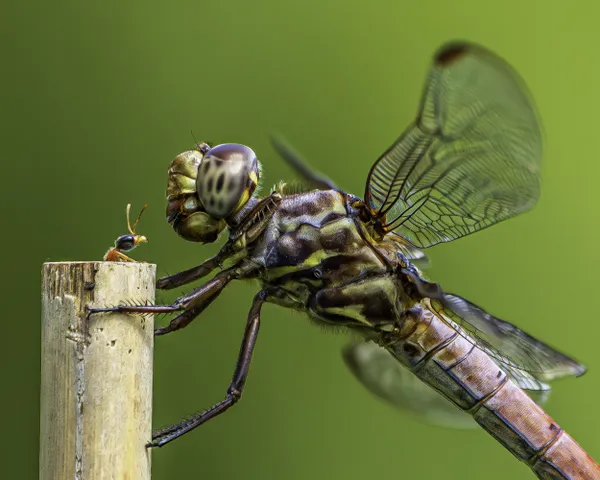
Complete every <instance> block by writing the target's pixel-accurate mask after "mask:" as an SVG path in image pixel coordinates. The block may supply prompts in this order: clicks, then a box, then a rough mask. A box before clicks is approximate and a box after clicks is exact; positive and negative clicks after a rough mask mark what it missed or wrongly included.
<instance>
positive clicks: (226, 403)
mask: <svg viewBox="0 0 600 480" xmlns="http://www.w3.org/2000/svg"><path fill="white" fill-rule="evenodd" d="M266 299H267V291H266V290H262V291H261V292H259V293H258V294H257V295H256V296H255V297H254V301H253V302H252V307H251V308H250V312H249V314H248V321H247V322H246V330H245V332H244V338H243V340H242V345H241V347H240V352H239V355H238V359H237V363H236V365H235V371H234V373H233V379H232V380H231V383H230V384H229V388H228V389H227V394H226V395H225V398H224V399H223V400H221V401H220V402H219V403H217V404H215V405H213V406H212V407H211V408H209V409H208V410H206V411H204V412H202V413H197V414H196V415H194V416H192V417H190V418H189V419H187V420H184V421H183V422H180V423H177V424H175V425H173V426H171V427H167V428H164V429H162V430H159V431H157V432H154V434H153V435H152V441H151V442H150V443H148V444H147V445H146V446H147V447H162V446H163V445H166V444H167V443H169V442H171V441H173V440H175V439H176V438H179V437H181V436H182V435H184V434H186V433H187V432H189V431H191V430H193V429H194V428H196V427H198V426H200V425H202V424H203V423H204V422H206V421H208V420H210V419H211V418H214V417H216V416H217V415H220V414H221V413H223V412H224V411H226V410H227V409H229V408H230V407H231V406H232V405H234V404H235V403H236V402H237V401H238V400H239V399H240V398H241V396H242V392H243V391H244V385H245V384H246V378H247V376H248V370H249V369H250V362H251V361H252V352H253V351H254V346H255V345H256V339H257V338H258V330H259V327H260V310H261V307H262V305H263V303H264V302H265V300H266Z"/></svg>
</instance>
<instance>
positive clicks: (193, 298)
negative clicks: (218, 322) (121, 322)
mask: <svg viewBox="0 0 600 480" xmlns="http://www.w3.org/2000/svg"><path fill="white" fill-rule="evenodd" d="M253 268H255V267H253V266H251V265H250V264H245V265H244V266H241V267H232V268H228V269H227V270H223V271H222V272H219V273H218V274H217V275H215V276H214V277H213V278H212V279H211V280H209V281H208V282H206V283H205V284H204V285H202V286H200V287H198V288H196V289H194V290H193V291H192V292H191V293H189V294H187V295H184V296H183V297H179V298H178V299H177V300H175V302H174V303H172V304H171V305H118V306H116V307H103V308H89V309H88V312H89V313H90V314H94V313H103V312H126V313H171V312H177V311H183V313H181V314H180V315H178V316H177V317H175V318H174V319H173V320H171V322H170V323H169V325H167V326H166V327H163V328H159V329H157V330H156V331H155V334H156V335H165V334H167V333H170V332H174V331H175V330H179V329H181V328H183V327H185V326H187V325H189V323H190V322H191V321H192V320H193V319H194V318H196V317H197V316H198V315H199V314H200V313H201V312H202V311H204V309H205V308H206V307H208V305H210V304H211V303H212V302H213V300H215V298H217V297H218V296H219V294H220V293H221V292H222V291H223V289H224V288H225V287H226V286H227V284H228V283H229V282H230V281H231V280H233V279H236V278H242V277H244V276H246V275H249V274H250V273H251V272H252V271H253Z"/></svg>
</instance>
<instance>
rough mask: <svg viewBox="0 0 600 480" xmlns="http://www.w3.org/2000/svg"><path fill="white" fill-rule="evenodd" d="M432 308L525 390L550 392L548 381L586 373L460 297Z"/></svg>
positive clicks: (437, 302) (444, 297)
mask: <svg viewBox="0 0 600 480" xmlns="http://www.w3.org/2000/svg"><path fill="white" fill-rule="evenodd" d="M431 305H432V307H433V309H434V310H435V311H436V312H437V313H438V314H441V315H443V316H445V317H446V318H447V319H450V320H451V322H453V323H454V324H455V325H456V328H457V330H458V331H459V333H461V334H462V335H463V336H465V338H467V339H469V340H470V341H472V342H473V343H475V344H476V345H477V347H478V348H480V349H482V350H484V351H485V352H486V353H488V354H489V355H490V356H491V357H492V358H494V359H495V360H496V361H497V362H498V363H499V365H500V366H501V367H502V368H504V369H505V370H506V371H507V373H509V374H510V376H511V377H513V379H514V380H515V381H517V383H518V384H519V385H520V386H521V388H525V389H529V390H546V389H548V386H547V385H545V383H543V382H544V381H551V380H555V379H557V378H562V377H566V376H579V375H582V374H583V373H584V372H585V367H584V366H583V365H581V364H580V363H579V362H577V361H576V360H574V359H572V358H571V357H568V356H567V355H565V354H563V353H561V352H559V351H558V350H555V349H554V348H552V347H550V346H548V345H546V344H545V343H543V342H540V341H539V340H537V339H535V338H533V337H532V336H531V335H529V334H528V333H526V332H524V331H523V330H520V329H519V328H517V327H516V326H514V325H513V324H511V323H509V322H506V321H504V320H500V319H499V318H496V317H494V316H492V315H490V314H489V313H487V312H486V311H485V310H483V309H481V308H479V307H478V306H477V305H475V304H473V303H471V302H469V301H468V300H465V299H464V298H462V297H459V296H458V295H453V294H448V293H444V294H442V297H441V299H438V300H434V299H432V300H431Z"/></svg>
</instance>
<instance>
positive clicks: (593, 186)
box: [0, 0, 600, 480]
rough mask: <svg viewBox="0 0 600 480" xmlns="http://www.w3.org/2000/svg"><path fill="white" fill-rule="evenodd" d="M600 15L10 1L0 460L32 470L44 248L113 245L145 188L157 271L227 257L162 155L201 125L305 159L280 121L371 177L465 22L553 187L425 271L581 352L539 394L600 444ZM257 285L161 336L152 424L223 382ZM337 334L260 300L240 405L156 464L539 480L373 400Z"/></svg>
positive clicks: (351, 171)
mask: <svg viewBox="0 0 600 480" xmlns="http://www.w3.org/2000/svg"><path fill="white" fill-rule="evenodd" d="M559 5H560V8H559V7H558V6H559ZM598 15H600V4H598V2H594V1H579V2H567V3H565V2H553V3H551V2H548V1H538V2H534V1H529V2H524V1H522V0H521V1H513V0H511V1H504V2H495V3H493V4H492V3H489V2H481V1H475V0H469V1H464V2H442V1H438V2H427V1H423V2H414V1H402V0H398V1H372V2H368V3H367V2H349V1H347V0H335V1H323V0H304V1H302V2H280V1H275V0H269V1H266V2H247V1H244V0H234V1H224V0H221V1H212V2H208V1H190V0H187V1H172V2H160V1H156V0H146V1H143V2H142V1H131V2H115V1H108V2H67V1H64V0H57V1H53V2H42V1H39V0H38V1H33V2H6V3H5V4H4V5H3V8H2V15H1V18H0V35H1V37H0V40H1V41H0V51H1V53H2V57H1V58H2V80H0V81H1V82H2V85H1V88H0V95H1V98H2V111H1V112H2V119H1V124H0V138H2V142H1V145H2V148H1V150H0V151H1V155H2V161H1V163H0V169H1V172H2V173H1V175H2V176H1V178H2V189H1V190H0V192H1V193H0V194H1V195H2V198H1V201H0V205H2V210H3V220H4V227H3V228H2V231H3V234H2V235H1V236H0V238H1V240H0V241H1V242H2V249H1V251H3V252H4V258H5V259H4V264H3V265H4V266H3V267H2V280H1V281H2V292H3V301H2V309H3V327H2V332H3V341H2V347H1V348H0V355H1V362H2V363H1V365H2V379H3V380H2V395H1V396H0V407H1V410H0V411H2V412H3V419H2V426H3V428H2V430H3V434H2V436H1V440H0V441H1V442H2V444H3V445H2V452H3V455H2V456H3V461H2V466H0V476H2V477H3V478H35V477H36V476H37V468H38V467H37V458H38V451H37V450H38V421H39V420H38V402H39V367H40V348H39V347H40V306H39V281H40V274H39V272H40V268H41V264H42V262H44V261H47V260H53V261H56V260H92V259H95V260H97V259H99V258H101V256H102V254H103V253H104V251H105V250H106V248H107V247H108V246H109V245H110V244H111V242H112V241H113V239H114V238H115V237H116V236H117V235H119V234H121V233H123V232H124V227H125V224H124V206H125V204H126V203H128V202H132V203H133V210H134V211H137V210H138V208H139V207H140V206H141V205H142V204H143V203H146V202H147V203H149V204H150V207H149V209H148V211H147V212H146V214H145V216H144V218H143V219H142V222H141V225H140V229H139V230H140V232H141V233H143V234H145V235H146V236H148V238H149V239H150V243H149V244H148V245H147V246H144V247H143V248H141V249H140V250H138V251H136V252H135V253H136V255H135V256H136V258H139V259H143V260H146V261H151V262H156V263H157V264H158V266H159V274H165V273H167V272H169V273H173V272H175V271H177V270H181V269H184V268H187V267H190V266H192V265H195V264H197V263H199V262H200V261H201V260H203V259H204V258H206V257H207V256H208V255H211V254H212V253H214V252H215V251H216V249H217V248H218V246H211V247H199V246H198V245H194V244H186V243H185V242H184V241H183V240H180V239H179V238H178V237H177V236H176V234H175V233H174V232H173V231H172V230H171V229H170V227H169V226H168V225H167V223H166V222H165V219H164V207H165V202H164V189H165V186H166V167H167V165H168V163H169V162H170V160H171V159H172V158H173V157H174V156H175V155H176V154H177V153H179V152H181V151H183V150H187V149H189V148H191V147H192V146H193V143H194V142H193V140H192V137H191V135H190V130H193V131H194V133H195V135H196V137H197V138H198V139H199V140H204V139H207V140H210V141H212V142H216V143H222V142H239V143H245V144H248V145H250V146H252V147H253V148H254V149H255V151H256V152H258V155H259V158H260V159H261V160H262V162H263V166H264V172H265V174H264V180H265V186H267V187H269V186H270V185H272V184H274V183H275V182H277V181H278V180H280V179H290V178H291V176H292V174H291V171H290V170H289V169H288V168H287V167H286V166H285V165H284V164H283V163H282V161H281V160H279V159H278V158H277V157H276V155H275V154H274V152H273V150H272V149H271V147H270V145H269V140H268V134H269V133H270V132H282V133H284V134H285V135H286V136H287V137H288V139H289V140H290V141H291V142H292V143H293V144H294V145H296V146H297V147H298V148H299V149H300V150H301V151H302V152H303V153H304V154H305V155H306V156H307V157H308V158H310V159H311V160H312V161H313V163H315V164H317V165H318V166H319V167H320V168H321V170H322V171H324V172H325V173H326V174H328V175H329V176H330V177H332V178H334V179H335V180H337V182H338V184H339V185H341V186H342V187H343V188H345V189H347V190H349V191H351V192H354V193H357V194H359V195H360V194H362V192H363V188H364V179H365V177H366V174H367V171H368V169H369V166H370V164H371V163H372V161H373V160H374V159H375V158H376V157H377V156H378V155H379V154H380V153H381V151H383V150H384V149H385V148H386V147H387V146H388V145H389V144H390V142H391V141H392V140H393V139H395V138H396V137H397V135H398V134H399V133H400V132H401V131H402V130H403V129H404V127H405V125H407V123H408V122H409V121H410V120H411V119H412V118H413V115H414V113H415V109H416V106H417V103H418V99H419V96H420V92H421V85H422V82H423V79H424V75H425V71H426V68H427V66H428V63H429V58H430V56H431V53H432V52H433V51H434V50H435V49H436V48H437V47H438V46H439V45H440V44H441V43H442V42H444V41H446V40H449V39H454V38H463V39H467V40H471V41H476V42H479V43H482V44H483V45H485V46H487V47H489V48H491V49H493V50H495V51H496V52H498V53H499V54H500V55H501V56H503V57H504V58H506V59H507V60H508V61H509V62H510V63H511V64H512V65H514V66H515V68H516V69H517V70H518V71H519V72H520V73H521V74H522V76H523V77H524V78H525V80H526V82H527V83H528V85H529V87H530V88H531V90H532V91H533V93H534V96H535V98H536V100H537V102H538V105H539V108H540V111H541V115H542V118H543V121H544V125H545V130H546V134H547V151H546V156H545V160H544V167H543V173H544V186H543V194H542V200H541V202H540V204H539V206H538V207H537V208H536V209H535V210H534V211H533V212H532V213H530V214H527V215H525V216H522V217H519V218H517V219H514V220H511V221H509V222H506V223H503V224H501V225H498V226H496V227H494V228H492V229H489V230H486V231H484V232H481V233H478V234H475V235H472V236H470V237H467V238H464V239H462V240H460V241H457V242H454V243H452V244H448V245H444V246H440V247H437V248H435V249H433V250H431V251H430V252H429V254H430V255H431V257H432V262H433V267H432V269H431V270H430V275H431V277H432V278H433V279H435V280H436V281H438V282H440V283H441V284H442V285H443V286H444V287H445V288H447V289H448V290H450V291H456V292H458V293H461V294H463V295H464V296H466V297H467V298H469V299H471V300H472V301H474V302H476V303H478V304H480V305H483V306H485V307H486V308H487V309H488V310H490V311H491V312H494V313H495V314H496V315H498V316H500V317H501V318H506V319H509V320H511V321H512V322H514V323H516V324H518V325H520V326H521V327H522V328H524V329H525V330H527V331H529V332H531V333H533V334H535V335H537V336H539V337H541V338H542V339H544V340H545V341H547V342H549V343H550V344H552V345H556V346H558V347H560V348H561V349H562V350H564V351H565V352H568V353H571V354H573V355H574V356H576V357H577V358H578V359H580V360H581V361H582V362H583V363H585V364H586V365H588V367H589V372H588V373H587V374H586V375H585V376H584V377H582V378H580V379H576V380H568V381H563V382H559V383H558V384H557V385H556V387H555V393H554V394H553V397H552V398H551V400H550V403H549V405H548V407H547V410H548V411H549V413H550V414H551V415H552V416H553V417H554V418H556V419H557V421H558V422H559V423H560V424H561V426H563V427H564V428H565V429H566V430H567V431H568V432H569V433H571V434H572V435H573V436H574V437H575V438H576V439H577V440H578V441H579V442H580V443H581V444H582V445H583V446H584V448H586V449H587V450H588V451H589V452H590V453H591V454H592V455H593V456H595V457H596V458H600V434H599V430H600V411H599V410H598V408H597V406H598V395H599V394H600V354H599V353H598V352H599V348H598V337H599V336H600V312H598V311H597V310H596V309H595V308H594V305H595V299H596V298H597V297H598V294H599V293H598V286H597V285H598V267H599V266H600V252H599V251H598V249H597V248H596V246H597V238H598V234H599V233H600V226H599V225H598V219H599V212H598V205H599V198H600V192H599V191H598V179H600V161H599V159H600V153H599V152H598V151H597V149H596V145H597V142H596V137H597V135H598V125H597V121H596V120H597V117H598V112H599V111H600V108H599V107H600V98H599V94H598V91H599V90H598V85H600V66H599V60H598V44H599V42H600V32H599V31H598V28H597V18H598ZM253 290H254V289H253V286H252V285H238V284H236V285H233V286H231V288H228V289H227V291H226V292H225V293H224V294H223V295H222V296H221V298H220V299H219V300H218V302H217V303H216V304H215V305H214V306H212V307H211V308H210V309H209V310H208V311H207V312H206V313H205V314H204V315H203V316H202V319H201V320H198V321H197V322H196V323H194V325H193V326H191V327H190V328H189V329H186V330H185V331H184V332H181V333H179V334H174V335H172V336H168V337H165V338H161V339H159V341H158V342H157V344H156V352H155V361H156V377H155V425H157V426H160V425H165V424H169V423H172V422H174V421H178V420H179V419H180V418H181V417H183V416H184V415H187V414H190V413H192V412H194V411H195V410H198V409H203V408H205V407H208V406H210V405H212V404H213V403H214V402H216V401H217V400H220V399H221V398H222V396H223V394H224V392H225V389H226V387H227V384H228V382H229V380H230V377H231V373H232V371H233V366H234V362H235V356H236V354H237V350H238V345H239V341H240V339H241V335H242V331H243V326H244V321H245V315H246V311H247V308H248V307H249V304H250V301H251V298H252V293H253ZM169 298H171V297H169V296H163V297H162V299H164V300H166V299H169ZM344 341H345V340H344V338H343V337H342V336H339V335H332V334H324V333H322V332H321V331H319V329H317V328H314V327H311V326H310V325H309V323H308V322H306V321H305V320H304V319H303V318H302V317H300V316H298V315H293V314H291V313H289V312H287V311H285V310H282V309H279V308H276V307H272V306H267V307H266V308H265V310H264V314H263V327H262V330H261V337H260V339H259V342H258V346H257V350H256V355H255V359H254V363H253V366H252V371H251V374H250V377H249V381H248V385H247V389H246V392H245V395H244V399H243V401H242V402H241V403H240V404H239V405H238V406H236V408H235V409H233V410H232V411H231V412H229V413H228V414H226V415H225V416H223V417H221V418H219V419H217V420H215V421H212V422H209V423H208V424H207V425H205V426H204V427H202V428H200V429H199V430H197V431H196V432H194V433H192V434H190V435H187V436H185V437H184V438H183V439H181V440H179V441H178V442H176V443H175V444H173V445H170V446H169V447H167V448H165V449H162V450H158V451H155V452H154V455H153V471H154V478H155V479H157V480H159V479H171V478H204V479H230V478H244V479H261V480H265V479H281V478H286V479H306V478H318V479H321V478H323V479H325V478H332V479H336V478H340V479H341V478H343V479H346V480H351V479H352V480H353V479H357V480H358V479H361V480H362V479H365V478H441V477H443V478H487V479H505V478H531V474H530V473H529V471H528V470H527V468H526V467H525V466H523V465H521V464H519V463H518V462H517V461H516V460H514V459H513V458H512V457H511V455H510V454H508V453H507V452H506V451H505V450H504V449H503V448H502V447H501V446H500V445H499V444H497V443H496V442H495V441H494V440H492V439H491V438H490V437H489V436H488V435H487V434H485V433H484V432H483V431H479V430H478V431H471V432H464V431H459V432H456V431H451V430H444V429H439V428H433V427H430V426H426V425H423V424H420V423H418V422H417V421H416V420H414V419H413V418H411V417H410V416H409V415H406V414H402V413H400V412H396V411H394V410H392V409H391V408H389V407H388V406H387V405H385V404H383V403H381V402H379V401H378V400H376V399H374V398H372V397H371V396H370V394H369V393H368V392H366V391H363V390H362V389H361V387H360V386H359V385H358V383H357V382H356V381H355V380H354V379H353V378H352V377H351V376H350V374H349V373H348V372H347V371H346V370H345V367H344V366H343V364H342V361H341V359H340V356H339V349H340V347H341V345H342V344H343V343H344Z"/></svg>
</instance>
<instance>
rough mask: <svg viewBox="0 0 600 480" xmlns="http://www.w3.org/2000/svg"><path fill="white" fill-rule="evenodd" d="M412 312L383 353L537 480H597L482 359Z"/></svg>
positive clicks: (593, 467)
mask: <svg viewBox="0 0 600 480" xmlns="http://www.w3.org/2000/svg"><path fill="white" fill-rule="evenodd" d="M421 307H424V308H419V309H413V310H412V313H411V314H409V315H408V316H407V318H406V321H405V322H404V324H403V325H402V328H401V331H400V334H399V335H398V336H397V337H396V336H394V337H393V338H392V339H391V340H390V342H389V343H386V344H385V347H386V348H387V349H388V350H389V351H390V353H391V354H392V355H393V356H394V357H396V358H397V359H398V360H399V361H400V362H401V363H403V364H404V365H405V366H407V367H408V368H409V369H410V370H411V371H413V373H415V375H417V376H418V377H419V378H420V379H421V380H423V381H424V382H425V383H427V384H428V385H430V386H431V387H433V388H434V389H435V390H437V391H438V392H440V393H441V394H442V395H444V396H445V397H446V398H448V399H449V400H450V401H452V402H453V403H454V404H455V405H457V406H458V407H459V408H460V409H462V410H464V411H465V412H467V413H469V414H470V415H472V416H473V418H474V419H475V421H477V423H479V424H480V425H481V426H482V427H483V428H484V429H485V430H486V431H487V432H489V433H490V435H492V436H493V437H494V438H496V439H497V440H498V441H499V442H500V443H502V445H504V446H505V447H506V448H507V449H508V450H509V451H510V452H511V453H512V454H513V455H515V456H516V457H517V458H518V459H519V460H521V461H523V462H525V463H527V464H528V465H529V466H530V468H531V469H532V470H533V471H534V473H535V474H536V475H537V476H538V477H539V478H542V479H568V480H574V479H600V467H599V466H598V465H597V464H596V462H595V461H594V460H592V459H591V458H590V456H589V455H588V454H587V453H586V452H585V451H584V450H583V449H582V448H581V447H580V446H579V445H578V444H577V443H576V442H575V441H574V440H573V439H572V438H571V437H570V436H569V435H568V434H567V433H565V432H564V430H562V429H561V428H560V427H559V426H558V424H557V423H556V422H555V421H554V420H552V418H550V416H548V414H546V412H544V410H542V408H540V407H539V406H538V405H537V404H536V403H535V402H534V401H533V400H532V399H531V398H529V396H527V394H526V393H525V392H524V391H523V390H522V389H521V388H519V387H518V386H517V385H516V384H515V383H513V382H512V381H511V380H510V378H509V377H507V375H506V373H504V371H503V370H502V369H501V367H499V366H498V364H497V363H496V362H495V361H494V360H492V359H491V358H490V357H489V356H488V355H487V354H486V353H484V352H483V351H481V350H479V349H478V348H476V347H475V346H474V345H473V344H472V343H471V342H469V341H468V340H467V339H466V338H464V337H463V336H461V335H460V334H459V333H458V332H457V331H456V330H455V329H454V328H452V327H451V326H450V324H449V323H448V322H447V320H446V319H444V318H443V317H441V316H438V314H436V313H433V312H432V311H431V310H429V309H427V308H426V307H427V304H426V302H424V304H423V305H421Z"/></svg>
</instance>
